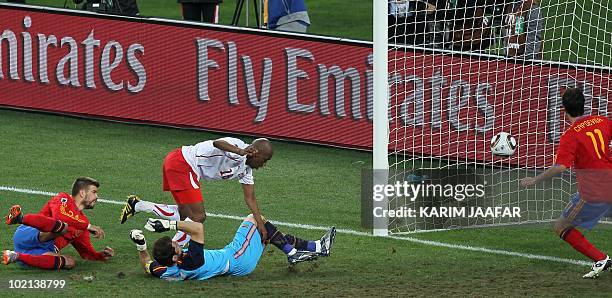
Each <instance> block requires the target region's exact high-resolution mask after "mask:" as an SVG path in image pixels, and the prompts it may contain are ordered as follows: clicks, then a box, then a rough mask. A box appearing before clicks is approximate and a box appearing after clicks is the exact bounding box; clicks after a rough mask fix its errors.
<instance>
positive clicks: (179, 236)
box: [172, 212, 193, 247]
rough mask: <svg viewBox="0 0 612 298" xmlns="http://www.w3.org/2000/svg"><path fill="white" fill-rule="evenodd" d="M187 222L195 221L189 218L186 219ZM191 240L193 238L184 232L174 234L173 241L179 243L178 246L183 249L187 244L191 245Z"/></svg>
mask: <svg viewBox="0 0 612 298" xmlns="http://www.w3.org/2000/svg"><path fill="white" fill-rule="evenodd" d="M177 213H178V212H177ZM185 221H193V220H191V219H190V218H189V217H187V218H185ZM189 240H191V236H189V235H188V234H187V233H185V232H183V231H177V232H176V234H174V237H172V241H176V242H178V244H179V245H180V246H181V247H183V246H185V244H187V243H189Z"/></svg>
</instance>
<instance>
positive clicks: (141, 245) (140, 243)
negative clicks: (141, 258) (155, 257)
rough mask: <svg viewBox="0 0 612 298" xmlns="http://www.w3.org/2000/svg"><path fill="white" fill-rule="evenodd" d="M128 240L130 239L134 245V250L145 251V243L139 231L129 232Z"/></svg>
mask: <svg viewBox="0 0 612 298" xmlns="http://www.w3.org/2000/svg"><path fill="white" fill-rule="evenodd" d="M130 239H132V242H134V243H136V249H137V250H138V251H143V250H147V241H146V240H145V236H144V234H143V233H142V231H141V230H131V231H130Z"/></svg>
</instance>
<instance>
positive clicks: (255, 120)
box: [0, 6, 372, 149]
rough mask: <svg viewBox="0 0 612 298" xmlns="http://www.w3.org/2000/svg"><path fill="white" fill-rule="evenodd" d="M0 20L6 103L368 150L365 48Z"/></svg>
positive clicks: (53, 14)
mask: <svg viewBox="0 0 612 298" xmlns="http://www.w3.org/2000/svg"><path fill="white" fill-rule="evenodd" d="M0 20H1V21H0V32H3V33H2V38H1V39H0V44H1V45H2V50H1V55H0V58H1V61H0V62H1V63H2V64H1V68H0V69H1V70H2V72H1V73H0V90H2V92H1V94H0V105H6V106H14V107H23V108H31V109H40V110H46V111H58V112H63V113H78V114H85V115H95V116H98V117H112V118H121V119H126V120H138V121H146V122H153V123H160V124H170V125H180V126H190V127H198V128H204V129H210V130H216V131H226V132H235V133H241V134H254V135H263V136H269V137H275V138H283V139H294V140H299V141H307V142H314V143H321V144H330V145H338V146H344V147H352V148H361V149H368V148H371V145H372V121H371V113H370V114H369V115H368V113H367V111H366V100H365V98H366V94H367V90H368V89H367V88H369V87H368V86H371V85H372V84H371V77H372V76H371V72H372V65H371V61H370V62H368V56H369V55H370V53H371V46H370V45H368V44H367V43H354V44H348V43H346V42H335V41H333V40H334V39H331V38H330V39H323V38H318V39H304V38H299V37H296V36H291V35H287V34H274V33H267V32H262V31H255V30H250V31H249V30H239V29H229V28H223V27H220V26H219V27H213V26H205V25H197V24H194V25H186V24H180V23H177V22H171V21H168V22H165V21H160V20H158V21H155V20H138V19H128V18H121V17H110V16H106V17H105V16H97V17H96V15H92V14H82V13H79V12H58V11H52V10H50V11H43V10H37V9H28V10H24V9H16V8H15V7H10V6H0ZM368 78H370V82H368V81H367V80H368ZM370 90H371V88H370ZM344 98H347V100H346V102H345V100H344Z"/></svg>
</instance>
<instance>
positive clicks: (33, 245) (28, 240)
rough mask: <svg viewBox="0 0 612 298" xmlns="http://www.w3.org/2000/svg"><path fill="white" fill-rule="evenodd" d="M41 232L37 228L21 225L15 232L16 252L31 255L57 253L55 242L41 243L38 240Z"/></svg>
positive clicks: (14, 243)
mask: <svg viewBox="0 0 612 298" xmlns="http://www.w3.org/2000/svg"><path fill="white" fill-rule="evenodd" d="M39 233H40V231H39V230H38V229H36V228H33V227H30V226H26V225H20V226H19V227H17V230H15V235H13V245H14V246H15V251H16V252H19V253H24V254H29V255H36V256H39V255H42V254H44V253H47V252H52V253H57V247H55V241H54V240H49V241H47V242H42V243H41V242H40V241H39V240H38V234H39Z"/></svg>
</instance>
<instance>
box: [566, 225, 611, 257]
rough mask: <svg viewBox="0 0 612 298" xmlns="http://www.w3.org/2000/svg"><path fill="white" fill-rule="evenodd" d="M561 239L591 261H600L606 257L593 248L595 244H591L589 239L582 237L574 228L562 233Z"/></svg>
mask: <svg viewBox="0 0 612 298" xmlns="http://www.w3.org/2000/svg"><path fill="white" fill-rule="evenodd" d="M561 239H563V240H564V241H565V242H567V243H568V244H569V245H571V246H572V247H573V248H574V249H575V250H577V251H579V252H580V253H581V254H583V255H585V256H587V257H588V258H590V259H591V260H593V261H600V260H603V259H605V258H606V255H605V254H604V253H603V252H601V251H599V249H597V248H595V246H593V244H591V243H590V242H589V240H587V239H586V238H584V236H583V235H582V233H580V231H578V230H576V229H575V228H571V229H568V230H566V231H565V233H563V234H562V236H561Z"/></svg>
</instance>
